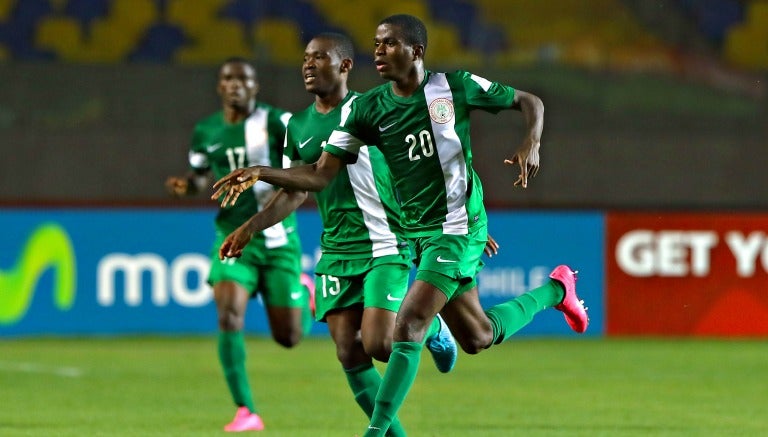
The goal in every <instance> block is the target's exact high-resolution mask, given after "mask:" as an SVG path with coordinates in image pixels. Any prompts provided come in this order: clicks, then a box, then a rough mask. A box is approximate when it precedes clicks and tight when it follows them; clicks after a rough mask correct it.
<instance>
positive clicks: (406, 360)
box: [364, 341, 422, 437]
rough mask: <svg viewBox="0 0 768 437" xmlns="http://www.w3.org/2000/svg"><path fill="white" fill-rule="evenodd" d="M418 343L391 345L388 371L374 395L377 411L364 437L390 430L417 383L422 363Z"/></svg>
mask: <svg viewBox="0 0 768 437" xmlns="http://www.w3.org/2000/svg"><path fill="white" fill-rule="evenodd" d="M421 349H422V345H421V343H415V342H407V341H399V342H395V343H393V344H392V355H390V356H389V364H387V371H386V372H385V373H384V379H383V380H382V381H381V387H380V388H379V392H378V393H377V394H376V407H375V408H374V410H373V415H372V417H371V423H370V425H369V426H368V429H367V430H366V432H365V434H364V437H374V436H383V435H385V434H384V433H385V432H386V431H387V429H389V427H390V426H391V424H392V421H393V420H394V418H395V415H396V414H397V410H398V409H400V406H401V405H402V404H403V402H404V401H405V396H406V395H407V394H408V391H409V390H410V389H411V386H413V382H414V381H415V380H416V373H417V372H418V370H419V361H420V360H421Z"/></svg>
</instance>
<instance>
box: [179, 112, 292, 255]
mask: <svg viewBox="0 0 768 437" xmlns="http://www.w3.org/2000/svg"><path fill="white" fill-rule="evenodd" d="M290 117H291V114H290V113H289V112H286V111H283V110H281V109H277V108H274V107H272V106H270V105H267V104H265V103H261V102H259V103H257V104H256V107H255V109H254V111H253V112H252V113H251V115H249V116H248V117H247V118H246V119H245V120H244V121H242V122H239V123H234V124H231V123H228V122H227V121H226V120H225V119H224V111H218V112H216V113H214V114H212V115H210V116H208V117H206V118H204V119H202V120H201V121H199V122H198V123H197V124H196V125H195V129H194V134H193V136H192V144H191V148H190V152H189V164H190V166H191V167H192V169H194V170H195V171H198V172H199V171H211V172H212V173H213V176H214V178H216V179H217V180H218V179H220V178H222V177H224V176H226V175H227V174H229V173H230V172H231V171H233V170H236V169H238V168H241V167H249V166H253V165H268V166H271V167H283V165H282V163H283V161H282V150H283V141H284V139H285V129H286V124H287V123H288V119H289V118H290ZM274 192H275V189H274V187H273V186H272V185H270V184H267V183H265V182H261V181H259V182H257V183H256V185H254V186H253V188H252V191H251V192H250V193H243V194H241V195H240V197H239V198H238V199H237V202H236V203H235V205H234V206H231V207H224V208H220V209H219V213H218V215H217V216H216V227H217V229H218V230H220V231H221V232H224V233H226V234H229V233H230V232H232V231H234V230H235V229H236V228H237V227H238V226H240V225H241V224H243V223H244V222H245V221H246V220H248V219H249V218H250V217H251V216H252V215H253V214H255V213H256V212H257V211H258V210H259V209H261V208H262V207H263V206H264V205H265V204H266V203H267V202H268V201H269V199H270V198H271V197H272V195H273V194H274ZM295 228H296V217H295V215H294V214H292V215H290V216H288V217H287V218H286V219H285V220H284V221H283V222H282V223H278V224H277V225H275V226H272V227H271V228H268V229H265V230H264V231H263V232H261V233H259V234H256V235H255V236H254V238H255V239H262V240H263V243H264V245H265V247H266V248H273V247H280V246H283V245H285V244H286V243H287V242H288V239H287V237H286V231H287V232H293V230H295Z"/></svg>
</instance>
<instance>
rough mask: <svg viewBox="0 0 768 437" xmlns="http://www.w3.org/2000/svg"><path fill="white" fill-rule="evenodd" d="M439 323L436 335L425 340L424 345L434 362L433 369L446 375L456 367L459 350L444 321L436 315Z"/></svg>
mask: <svg viewBox="0 0 768 437" xmlns="http://www.w3.org/2000/svg"><path fill="white" fill-rule="evenodd" d="M437 319H438V320H439V321H440V330H439V331H437V334H435V335H433V336H432V337H430V338H428V339H427V342H426V345H427V349H429V353H431V354H432V359H433V360H435V367H437V370H439V371H440V372H441V373H448V372H450V371H451V370H452V369H453V366H455V365H456V359H457V358H458V357H459V349H458V348H457V347H456V340H454V338H453V334H451V330H450V329H449V328H448V325H447V324H446V323H445V320H443V318H442V317H441V316H440V314H438V315H437Z"/></svg>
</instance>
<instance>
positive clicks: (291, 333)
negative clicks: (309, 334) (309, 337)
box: [272, 329, 303, 349]
mask: <svg viewBox="0 0 768 437" xmlns="http://www.w3.org/2000/svg"><path fill="white" fill-rule="evenodd" d="M302 337H303V335H302V332H301V330H294V329H287V330H280V331H273V332H272V338H273V339H274V340H275V343H277V344H279V345H280V346H282V347H284V348H286V349H290V348H292V347H294V346H296V345H298V344H299V343H300V342H301V339H302Z"/></svg>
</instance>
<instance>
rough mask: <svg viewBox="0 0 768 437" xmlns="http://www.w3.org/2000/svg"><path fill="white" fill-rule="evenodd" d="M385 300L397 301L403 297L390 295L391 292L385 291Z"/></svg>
mask: <svg viewBox="0 0 768 437" xmlns="http://www.w3.org/2000/svg"><path fill="white" fill-rule="evenodd" d="M387 300H388V301H390V302H399V301H401V300H403V298H402V297H395V296H392V294H391V293H387Z"/></svg>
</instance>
